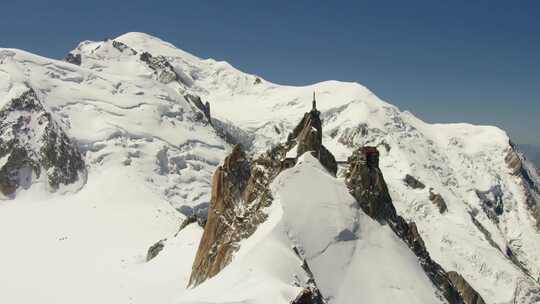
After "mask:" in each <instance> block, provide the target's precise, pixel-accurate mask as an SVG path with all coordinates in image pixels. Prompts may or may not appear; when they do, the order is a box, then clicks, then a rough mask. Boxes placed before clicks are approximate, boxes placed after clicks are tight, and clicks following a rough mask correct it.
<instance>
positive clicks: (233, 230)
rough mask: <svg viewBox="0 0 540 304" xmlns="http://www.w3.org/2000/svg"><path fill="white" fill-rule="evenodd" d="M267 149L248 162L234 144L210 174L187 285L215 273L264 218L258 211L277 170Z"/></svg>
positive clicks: (269, 198) (267, 197)
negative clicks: (201, 227) (208, 194)
mask: <svg viewBox="0 0 540 304" xmlns="http://www.w3.org/2000/svg"><path fill="white" fill-rule="evenodd" d="M278 164H279V161H278V160H277V159H275V157H273V155H272V153H271V151H270V152H267V153H266V154H263V155H262V156H260V157H259V158H258V159H256V160H253V161H250V160H249V159H248V158H247V156H246V154H245V152H244V151H243V150H242V148H241V146H240V145H236V146H235V147H234V149H233V151H232V152H231V154H230V155H229V156H227V157H226V158H225V161H224V162H223V165H222V166H220V167H218V169H217V170H216V171H215V173H214V175H213V177H212V193H211V201H210V207H209V209H208V219H207V221H206V225H205V227H204V232H203V236H202V238H201V241H200V243H199V248H198V250H197V255H196V257H195V261H194V262H193V267H192V272H191V277H190V281H189V285H190V286H197V285H199V284H200V283H202V282H204V281H205V280H207V279H208V278H211V277H213V276H214V275H216V274H217V273H219V272H220V271H221V270H222V269H223V268H224V267H225V266H227V265H228V264H229V263H230V262H231V260H232V256H233V253H234V252H236V250H238V248H239V242H240V241H241V240H242V239H246V238H248V237H249V236H251V235H252V234H253V232H255V230H256V229H257V227H258V225H259V224H260V223H262V222H263V221H264V220H266V214H265V213H263V212H262V209H263V208H264V207H267V206H269V205H270V204H271V202H272V195H271V193H270V190H269V189H268V186H269V184H270V182H271V181H272V179H273V178H274V177H275V176H276V175H277V173H278V172H279V165H278Z"/></svg>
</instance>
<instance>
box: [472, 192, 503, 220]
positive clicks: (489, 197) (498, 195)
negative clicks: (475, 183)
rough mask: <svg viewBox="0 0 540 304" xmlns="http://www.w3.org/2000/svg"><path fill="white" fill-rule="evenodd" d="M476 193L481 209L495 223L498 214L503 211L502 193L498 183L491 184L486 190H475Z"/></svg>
mask: <svg viewBox="0 0 540 304" xmlns="http://www.w3.org/2000/svg"><path fill="white" fill-rule="evenodd" d="M476 195H477V196H478V198H479V199H480V201H481V202H482V209H483V210H484V212H485V213H486V215H487V216H488V217H489V218H490V219H491V220H492V221H493V222H495V223H498V222H499V218H498V216H499V215H501V214H502V213H503V211H504V202H503V193H502V190H501V187H500V186H499V185H496V186H493V187H491V188H490V189H488V190H487V191H480V190H476Z"/></svg>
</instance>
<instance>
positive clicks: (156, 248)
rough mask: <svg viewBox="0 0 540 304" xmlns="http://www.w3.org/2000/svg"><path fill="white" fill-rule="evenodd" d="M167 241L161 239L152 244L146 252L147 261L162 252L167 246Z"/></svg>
mask: <svg viewBox="0 0 540 304" xmlns="http://www.w3.org/2000/svg"><path fill="white" fill-rule="evenodd" d="M165 241H166V239H163V240H159V241H158V242H157V243H155V244H154V245H152V246H150V248H148V252H147V254H146V261H147V262H148V261H150V260H151V259H153V258H155V257H156V256H157V255H158V254H159V253H160V252H161V250H163V248H165Z"/></svg>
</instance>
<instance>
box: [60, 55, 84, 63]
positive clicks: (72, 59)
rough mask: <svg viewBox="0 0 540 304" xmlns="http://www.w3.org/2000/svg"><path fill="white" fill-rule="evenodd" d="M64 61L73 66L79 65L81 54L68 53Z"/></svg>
mask: <svg viewBox="0 0 540 304" xmlns="http://www.w3.org/2000/svg"><path fill="white" fill-rule="evenodd" d="M64 60H65V61H67V62H69V63H72V64H75V65H81V63H82V58H81V54H73V53H68V54H67V55H66V58H64Z"/></svg>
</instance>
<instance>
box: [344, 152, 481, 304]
mask: <svg viewBox="0 0 540 304" xmlns="http://www.w3.org/2000/svg"><path fill="white" fill-rule="evenodd" d="M348 163H349V169H348V171H347V172H346V174H345V183H346V184H347V187H348V189H349V192H350V193H351V195H352V196H353V197H354V198H355V199H356V201H357V202H358V204H359V205H360V207H361V208H362V210H364V212H365V213H366V214H368V215H369V216H370V217H372V218H373V219H375V220H377V221H379V222H380V223H382V224H387V225H389V226H390V228H391V229H392V230H393V231H394V233H395V234H396V235H397V236H398V237H399V238H401V239H402V240H403V241H404V242H405V243H406V244H407V246H408V247H409V248H410V249H411V250H412V252H413V253H414V254H415V255H416V256H417V257H418V262H419V263H420V265H421V266H422V269H423V270H424V272H425V273H426V275H427V276H428V278H429V279H430V280H431V281H432V282H433V284H434V286H435V287H437V289H438V290H439V291H440V292H441V294H442V295H443V296H444V298H445V299H446V300H447V301H448V302H449V303H451V304H458V303H466V302H464V298H463V297H462V295H461V294H460V293H459V289H458V287H457V286H455V285H454V282H453V281H451V280H450V278H449V276H448V274H447V272H446V271H445V270H444V269H443V268H442V267H441V265H439V264H438V263H437V262H435V261H433V260H432V259H431V257H430V255H429V252H428V251H427V248H426V246H425V244H424V241H423V239H422V237H421V236H420V234H419V233H418V229H417V227H416V224H415V223H414V222H411V223H407V222H406V221H405V219H404V218H402V217H401V216H399V215H398V214H397V212H396V209H395V207H394V205H393V203H392V199H391V197H390V195H389V193H388V188H387V185H386V182H385V181H384V177H383V174H382V172H381V170H380V169H379V153H378V151H377V149H376V148H375V147H362V148H359V149H357V150H355V151H354V152H353V154H352V156H351V157H349V159H348ZM469 287H470V286H469ZM471 289H472V288H471ZM472 290H473V291H474V289H472ZM469 293H471V291H469Z"/></svg>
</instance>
